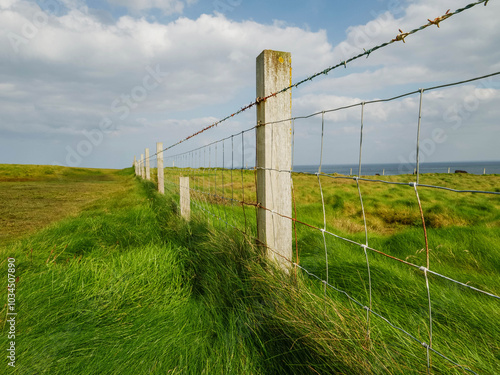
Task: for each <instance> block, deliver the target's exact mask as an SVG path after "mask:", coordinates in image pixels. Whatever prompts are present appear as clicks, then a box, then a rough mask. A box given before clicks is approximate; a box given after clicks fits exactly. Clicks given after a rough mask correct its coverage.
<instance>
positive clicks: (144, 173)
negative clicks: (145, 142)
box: [141, 154, 146, 179]
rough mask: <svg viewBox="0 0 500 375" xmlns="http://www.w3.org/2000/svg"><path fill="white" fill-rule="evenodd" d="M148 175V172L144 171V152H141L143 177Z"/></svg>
mask: <svg viewBox="0 0 500 375" xmlns="http://www.w3.org/2000/svg"><path fill="white" fill-rule="evenodd" d="M145 177H146V172H145V171H144V154H141V178H142V179H144V178H145Z"/></svg>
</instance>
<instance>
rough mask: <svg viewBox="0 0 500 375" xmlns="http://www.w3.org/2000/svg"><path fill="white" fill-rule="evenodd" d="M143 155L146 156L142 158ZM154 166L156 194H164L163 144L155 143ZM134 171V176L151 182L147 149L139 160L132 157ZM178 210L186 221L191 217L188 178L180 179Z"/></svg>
mask: <svg viewBox="0 0 500 375" xmlns="http://www.w3.org/2000/svg"><path fill="white" fill-rule="evenodd" d="M144 155H146V156H145V157H144ZM156 166H157V168H156V169H157V173H158V176H157V185H158V192H159V193H160V194H165V169H164V166H163V143H161V142H158V143H156ZM134 170H135V175H136V176H138V177H141V178H142V179H146V180H151V164H150V156H149V148H146V149H145V150H144V154H141V158H140V160H137V157H136V156H134ZM179 186H180V208H181V216H182V217H183V218H185V219H186V220H189V219H190V217H191V202H190V193H189V177H180V183H179Z"/></svg>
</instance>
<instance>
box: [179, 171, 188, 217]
mask: <svg viewBox="0 0 500 375" xmlns="http://www.w3.org/2000/svg"><path fill="white" fill-rule="evenodd" d="M179 193H180V201H181V216H182V217H183V218H184V219H186V220H188V221H189V219H190V217H191V200H190V194H189V177H180V180H179Z"/></svg>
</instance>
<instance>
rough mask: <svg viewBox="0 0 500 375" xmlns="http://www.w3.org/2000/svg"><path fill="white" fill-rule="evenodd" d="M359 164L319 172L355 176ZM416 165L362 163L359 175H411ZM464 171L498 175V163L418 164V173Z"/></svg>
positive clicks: (299, 168) (307, 168) (304, 168)
mask: <svg viewBox="0 0 500 375" xmlns="http://www.w3.org/2000/svg"><path fill="white" fill-rule="evenodd" d="M318 168H319V165H318V164H316V165H311V164H306V165H294V167H293V171H294V172H303V173H316V172H317V171H318ZM358 168H359V164H355V163H352V164H323V165H322V166H321V172H322V173H326V174H332V173H338V174H342V175H348V176H349V175H357V174H358ZM415 170H416V164H403V163H362V164H361V175H365V176H374V175H377V174H379V175H386V176H390V175H401V174H412V173H414V171H415ZM455 171H465V172H467V173H468V174H475V175H482V174H500V161H491V160H486V161H450V162H423V163H420V166H419V172H420V174H424V173H455Z"/></svg>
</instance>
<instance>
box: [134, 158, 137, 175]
mask: <svg viewBox="0 0 500 375" xmlns="http://www.w3.org/2000/svg"><path fill="white" fill-rule="evenodd" d="M134 174H135V175H136V176H137V157H136V156H135V155H134Z"/></svg>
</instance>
